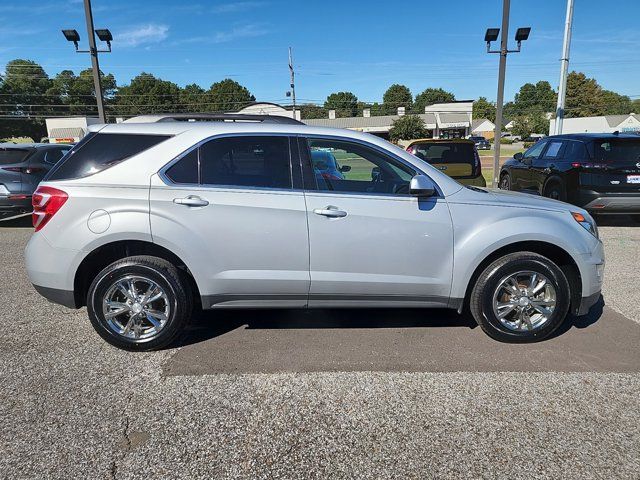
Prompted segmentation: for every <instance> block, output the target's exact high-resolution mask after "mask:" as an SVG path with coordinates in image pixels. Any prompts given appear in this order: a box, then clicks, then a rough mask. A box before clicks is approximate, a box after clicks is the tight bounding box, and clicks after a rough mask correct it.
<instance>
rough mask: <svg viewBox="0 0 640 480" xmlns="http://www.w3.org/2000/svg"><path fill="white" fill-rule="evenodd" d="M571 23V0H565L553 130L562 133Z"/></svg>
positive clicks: (558, 133) (557, 133)
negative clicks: (565, 7)
mask: <svg viewBox="0 0 640 480" xmlns="http://www.w3.org/2000/svg"><path fill="white" fill-rule="evenodd" d="M572 23H573V0H567V18H566V20H565V22H564V41H563V42H562V58H561V59H560V87H559V89H558V107H557V108H556V123H555V128H554V132H553V133H555V134H556V135H560V134H561V133H562V121H563V120H564V104H565V100H566V98H567V71H568V70H569V50H570V48H571V24H572Z"/></svg>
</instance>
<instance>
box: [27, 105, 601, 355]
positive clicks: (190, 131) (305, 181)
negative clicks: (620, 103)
mask: <svg viewBox="0 0 640 480" xmlns="http://www.w3.org/2000/svg"><path fill="white" fill-rule="evenodd" d="M269 118H270V117H264V119H263V120H262V121H259V122H223V121H211V122H178V121H160V122H158V123H120V124H109V125H93V126H91V127H89V128H90V133H89V134H88V135H87V136H86V137H85V138H84V139H83V140H82V141H81V142H80V143H78V144H77V145H76V146H75V147H74V148H73V150H72V151H71V152H70V153H69V154H68V155H67V156H66V157H65V158H64V159H63V160H62V161H61V162H60V163H59V164H58V165H56V167H55V168H54V169H52V170H51V171H50V172H49V174H48V175H47V177H46V178H45V180H44V181H43V182H42V183H41V184H40V186H39V187H38V189H37V191H36V192H35V193H34V195H33V205H34V215H33V219H34V227H35V233H34V234H33V235H32V237H31V239H30V241H29V243H28V245H27V248H26V251H25V259H26V268H27V272H28V275H29V278H30V280H31V282H32V283H33V284H34V286H35V288H36V290H37V291H38V292H40V293H41V294H42V295H43V296H45V297H46V298H48V299H49V300H51V301H53V302H56V303H60V304H62V305H65V306H67V307H71V308H79V307H81V306H83V305H86V306H87V313H88V316H89V319H90V321H91V323H92V324H93V326H94V327H95V329H96V331H97V332H98V334H99V335H101V336H102V338H104V339H105V340H106V341H107V342H109V343H111V344H112V345H115V346H117V347H120V348H125V349H130V350H150V349H157V348H162V347H164V346H166V345H168V344H170V343H171V342H172V341H173V340H174V339H175V338H176V337H177V336H178V334H179V333H180V332H181V331H182V330H183V328H184V327H185V325H186V324H187V323H188V321H189V319H190V317H191V314H192V311H193V309H194V308H195V309H200V308H202V309H213V310H217V309H225V308H271V307H278V308H282V307H295V308H305V307H306V308H319V307H375V308H378V307H413V308H415V307H441V308H442V307H444V308H450V309H454V310H457V311H458V312H462V311H463V309H465V308H466V307H468V308H469V310H470V311H471V313H472V314H473V317H474V318H475V319H476V320H477V322H478V323H479V324H480V326H481V327H482V328H483V330H484V331H485V332H486V333H487V334H488V335H490V336H491V337H493V338H496V339H498V340H502V341H512V342H530V341H536V340H541V339H543V338H546V337H548V336H549V335H551V334H552V333H553V332H554V331H555V330H556V329H557V328H558V327H559V326H560V325H561V324H562V322H563V321H564V319H565V317H566V315H567V313H568V312H569V311H571V312H573V313H574V314H577V315H582V314H585V313H586V312H587V311H588V310H589V308H590V307H591V306H592V305H593V304H594V303H595V302H596V301H597V300H598V298H599V296H600V290H601V287H602V280H603V267H604V253H603V246H602V242H601V241H600V240H599V239H598V231H597V229H596V225H595V223H594V222H593V219H592V218H591V217H590V216H589V214H588V213H587V212H586V211H585V210H583V209H580V208H578V207H574V206H571V205H568V204H566V203H561V202H557V201H554V200H549V199H546V198H539V197H534V196H531V195H523V194H518V193H512V192H501V191H488V190H486V189H480V188H477V187H465V186H463V185H461V184H460V183H458V182H457V181H455V180H454V179H452V178H450V177H449V176H447V175H446V174H444V173H443V172H442V171H441V170H439V169H437V168H435V167H434V166H432V165H430V164H428V163H427V162H424V161H422V160H420V159H419V158H417V157H416V156H414V155H411V154H409V153H408V152H406V151H404V150H402V149H400V148H398V147H396V146H394V145H392V144H390V143H389V142H387V141H385V140H383V139H380V138H377V137H375V136H371V135H369V134H363V133H359V132H354V131H349V130H344V129H332V128H320V127H310V126H306V125H302V124H299V123H298V122H295V121H293V120H292V121H291V122H289V123H286V124H283V123H282V122H281V123H280V124H276V123H272V122H271V121H270V120H269ZM468 143H469V142H467V144H468ZM433 145H437V144H435V143H434V144H433ZM456 145H463V143H457V144H456ZM314 151H331V152H333V153H334V155H335V156H336V158H338V159H341V158H344V159H348V162H349V164H350V165H352V166H353V167H354V168H353V169H352V171H351V172H350V174H349V177H350V178H345V179H332V180H331V182H330V183H329V182H325V181H324V180H323V179H322V177H321V176H320V177H319V176H317V175H316V174H315V172H314V168H313V161H312V158H313V155H314V154H313V153H312V152H314ZM341 161H342V160H341ZM356 167H357V168H356ZM352 174H353V175H352ZM452 347H453V346H452Z"/></svg>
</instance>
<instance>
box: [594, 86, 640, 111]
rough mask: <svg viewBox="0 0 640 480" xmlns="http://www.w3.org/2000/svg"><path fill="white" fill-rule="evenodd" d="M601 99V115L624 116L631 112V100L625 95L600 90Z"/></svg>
mask: <svg viewBox="0 0 640 480" xmlns="http://www.w3.org/2000/svg"><path fill="white" fill-rule="evenodd" d="M601 98H602V114H603V115H626V114H628V113H631V112H632V111H633V106H632V104H631V99H630V98H629V97H627V96H626V95H620V94H619V93H616V92H612V91H611V90H602V94H601Z"/></svg>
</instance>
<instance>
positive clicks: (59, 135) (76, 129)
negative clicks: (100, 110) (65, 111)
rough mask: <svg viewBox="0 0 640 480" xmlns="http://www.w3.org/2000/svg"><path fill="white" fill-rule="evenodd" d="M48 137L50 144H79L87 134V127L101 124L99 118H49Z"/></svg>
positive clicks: (47, 123) (46, 121) (47, 121)
mask: <svg viewBox="0 0 640 480" xmlns="http://www.w3.org/2000/svg"><path fill="white" fill-rule="evenodd" d="M45 123H46V125H47V137H49V143H75V142H79V141H80V139H81V138H82V137H84V136H85V134H86V133H87V127H88V126H89V125H93V124H96V123H101V122H100V119H99V118H98V117H64V118H47V119H45Z"/></svg>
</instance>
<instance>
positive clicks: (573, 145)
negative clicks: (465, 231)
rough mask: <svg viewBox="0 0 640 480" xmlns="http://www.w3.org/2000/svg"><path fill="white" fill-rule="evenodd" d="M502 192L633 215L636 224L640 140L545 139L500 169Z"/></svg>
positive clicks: (611, 137)
mask: <svg viewBox="0 0 640 480" xmlns="http://www.w3.org/2000/svg"><path fill="white" fill-rule="evenodd" d="M500 188H502V189H503V190H514V191H520V192H527V193H534V194H537V195H542V196H545V197H549V198H554V199H556V200H562V201H565V202H569V203H573V204H574V205H579V206H581V207H583V208H585V209H586V210H588V211H589V212H591V213H595V214H631V215H632V216H633V218H635V219H636V220H640V136H638V135H634V134H618V133H602V134H596V133H580V134H568V135H553V136H549V137H545V138H544V139H541V140H539V141H538V142H537V143H536V144H535V145H533V146H532V147H531V148H529V149H528V150H527V151H525V152H524V153H517V154H516V155H514V157H513V158H512V159H510V160H508V161H507V162H506V163H505V164H504V166H503V167H502V169H501V171H500Z"/></svg>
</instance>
